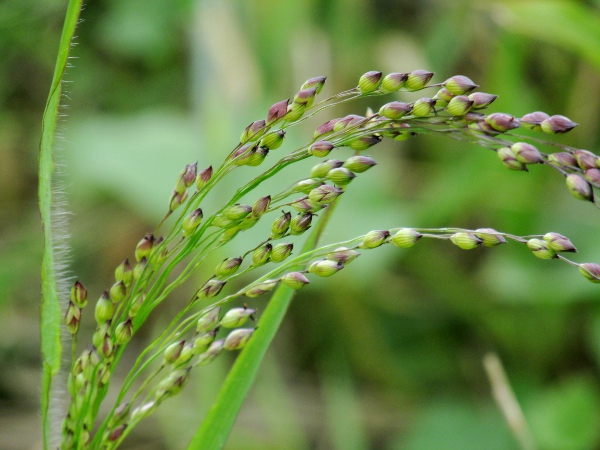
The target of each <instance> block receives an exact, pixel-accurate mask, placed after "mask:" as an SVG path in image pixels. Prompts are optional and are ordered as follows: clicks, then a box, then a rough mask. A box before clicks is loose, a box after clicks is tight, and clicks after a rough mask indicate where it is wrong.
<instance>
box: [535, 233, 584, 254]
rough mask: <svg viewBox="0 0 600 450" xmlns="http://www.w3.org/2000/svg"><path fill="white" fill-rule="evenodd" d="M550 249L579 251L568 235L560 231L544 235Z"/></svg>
mask: <svg viewBox="0 0 600 450" xmlns="http://www.w3.org/2000/svg"><path fill="white" fill-rule="evenodd" d="M543 239H544V241H546V243H547V244H548V247H550V249H552V250H554V251H555V252H571V253H577V249H576V248H575V246H574V245H573V243H572V242H571V241H570V240H569V238H568V237H566V236H563V235H562V234H559V233H546V234H545V235H544V237H543Z"/></svg>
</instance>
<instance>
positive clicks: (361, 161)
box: [343, 155, 377, 173]
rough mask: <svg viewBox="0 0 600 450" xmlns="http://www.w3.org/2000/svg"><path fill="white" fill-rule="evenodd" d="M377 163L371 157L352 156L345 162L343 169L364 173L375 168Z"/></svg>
mask: <svg viewBox="0 0 600 450" xmlns="http://www.w3.org/2000/svg"><path fill="white" fill-rule="evenodd" d="M376 164H377V161H375V160H374V159H373V158H371V157H369V156H362V155H356V156H351V157H350V158H348V159H347V160H346V161H344V165H343V167H345V168H346V169H348V170H351V171H352V172H354V173H363V172H366V171H367V170H369V169H370V168H371V167H373V166H375V165H376Z"/></svg>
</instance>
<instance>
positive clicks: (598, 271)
mask: <svg viewBox="0 0 600 450" xmlns="http://www.w3.org/2000/svg"><path fill="white" fill-rule="evenodd" d="M579 272H581V275H583V276H584V277H585V278H587V279H588V280H590V281H591V282H592V283H600V265H598V264H594V263H583V264H579Z"/></svg>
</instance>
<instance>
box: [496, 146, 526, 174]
mask: <svg viewBox="0 0 600 450" xmlns="http://www.w3.org/2000/svg"><path fill="white" fill-rule="evenodd" d="M496 154H497V155H498V158H500V161H502V164H504V166H505V167H507V168H509V169H510V170H524V171H525V172H527V166H525V164H523V163H522V162H521V161H519V160H517V157H516V155H515V153H514V152H513V151H512V149H510V148H509V147H501V148H499V149H497V150H496Z"/></svg>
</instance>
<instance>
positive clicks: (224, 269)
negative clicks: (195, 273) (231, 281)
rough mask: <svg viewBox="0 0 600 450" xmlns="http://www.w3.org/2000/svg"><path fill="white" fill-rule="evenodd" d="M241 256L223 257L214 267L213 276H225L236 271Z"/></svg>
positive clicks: (240, 261)
mask: <svg viewBox="0 0 600 450" xmlns="http://www.w3.org/2000/svg"><path fill="white" fill-rule="evenodd" d="M242 261H243V260H242V258H225V259H224V260H223V261H222V262H221V263H220V264H219V265H218V266H217V267H215V277H217V278H226V277H228V276H230V275H233V274H234V273H236V272H237V270H238V269H239V268H240V265H241V264H242Z"/></svg>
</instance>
